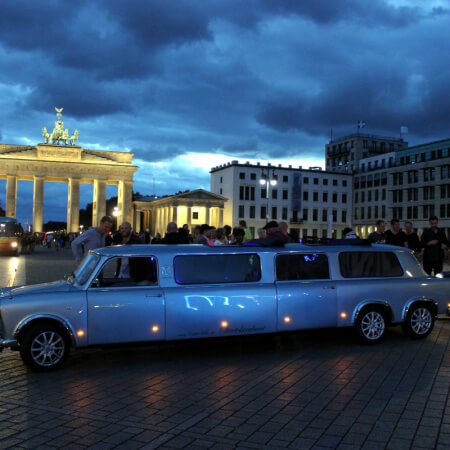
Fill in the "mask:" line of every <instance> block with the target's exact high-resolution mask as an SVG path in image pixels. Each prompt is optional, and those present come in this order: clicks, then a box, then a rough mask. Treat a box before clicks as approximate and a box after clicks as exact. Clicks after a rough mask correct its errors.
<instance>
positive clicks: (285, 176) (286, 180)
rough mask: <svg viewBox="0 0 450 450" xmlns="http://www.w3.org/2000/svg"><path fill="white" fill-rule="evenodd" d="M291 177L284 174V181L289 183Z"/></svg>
mask: <svg viewBox="0 0 450 450" xmlns="http://www.w3.org/2000/svg"><path fill="white" fill-rule="evenodd" d="M288 182H289V177H288V176H287V175H283V183H288Z"/></svg>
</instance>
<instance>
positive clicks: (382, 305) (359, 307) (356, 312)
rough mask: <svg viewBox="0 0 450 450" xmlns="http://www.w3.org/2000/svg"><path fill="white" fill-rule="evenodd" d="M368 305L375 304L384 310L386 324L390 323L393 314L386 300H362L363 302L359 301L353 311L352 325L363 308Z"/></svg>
mask: <svg viewBox="0 0 450 450" xmlns="http://www.w3.org/2000/svg"><path fill="white" fill-rule="evenodd" d="M369 306H376V307H377V308H379V309H381V310H382V311H383V312H384V317H385V319H386V322H387V325H389V324H391V323H392V319H393V317H394V315H393V312H392V308H391V305H390V304H389V303H388V302H387V301H383V300H364V301H363V302H361V303H359V304H358V305H357V306H356V308H355V309H354V311H353V317H352V325H355V324H356V321H357V320H358V316H359V315H360V314H361V312H362V311H363V310H364V309H366V308H367V307H369Z"/></svg>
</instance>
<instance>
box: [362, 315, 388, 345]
mask: <svg viewBox="0 0 450 450" xmlns="http://www.w3.org/2000/svg"><path fill="white" fill-rule="evenodd" d="M355 328H356V333H357V334H358V337H359V338H360V340H361V341H362V342H363V343H365V344H376V343H378V342H380V341H381V340H383V338H384V336H385V335H386V318H385V316H384V314H383V312H382V311H381V310H380V309H378V308H375V307H372V308H365V309H363V310H362V311H361V312H360V313H359V314H358V318H357V319H356V324H355Z"/></svg>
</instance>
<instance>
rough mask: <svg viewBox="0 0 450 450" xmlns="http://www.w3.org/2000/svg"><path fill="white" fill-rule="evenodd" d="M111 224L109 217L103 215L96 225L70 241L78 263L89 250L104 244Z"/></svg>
mask: <svg viewBox="0 0 450 450" xmlns="http://www.w3.org/2000/svg"><path fill="white" fill-rule="evenodd" d="M112 224H113V220H112V219H111V217H109V216H103V217H102V220H100V225H99V226H98V227H95V228H90V229H89V230H87V231H85V232H84V233H82V234H80V235H79V236H78V237H77V238H75V239H74V240H73V241H72V252H73V254H74V256H75V260H76V262H77V264H78V265H80V263H81V260H82V259H83V255H87V254H88V252H89V250H95V249H96V248H100V247H104V246H105V238H106V235H107V234H108V233H109V232H110V231H111V228H112Z"/></svg>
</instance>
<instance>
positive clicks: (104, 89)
mask: <svg viewBox="0 0 450 450" xmlns="http://www.w3.org/2000/svg"><path fill="white" fill-rule="evenodd" d="M448 30H450V3H449V1H448V0H446V1H433V0H428V1H422V0H416V1H414V0H409V1H407V0H395V1H394V0H392V1H389V0H385V1H383V0H370V1H364V0H363V1H362V0H328V1H326V0H302V1H296V0H164V1H163V0H161V1H156V0H153V1H151V0H146V1H139V0H133V1H129V0H122V1H119V0H96V1H95V2H94V1H88V0H78V1H76V2H72V1H71V2H61V1H58V0H40V1H29V0H14V1H13V0H10V1H7V0H5V1H2V2H1V4H0V143H3V144H29V145H34V144H36V143H38V142H42V139H41V128H42V127H43V126H46V127H47V128H52V127H53V122H54V120H55V111H54V107H55V106H58V107H64V111H63V120H64V122H65V125H66V126H67V127H68V128H69V130H70V131H73V130H74V129H75V128H79V129H80V141H79V144H80V145H81V146H83V147H84V148H91V149H105V150H118V151H130V152H134V153H135V161H136V164H137V165H139V166H140V169H139V171H138V172H137V174H136V176H135V191H139V192H141V193H143V194H152V193H153V191H154V190H155V192H156V194H157V195H164V194H172V193H174V192H176V191H178V190H185V189H194V188H205V189H209V180H210V176H209V173H208V171H209V169H210V168H211V167H212V166H215V165H218V164H222V163H225V162H227V161H230V160H231V159H239V160H242V161H246V160H251V161H255V160H270V161H272V163H275V164H277V163H280V162H286V163H292V164H295V165H299V164H303V165H304V166H308V165H323V153H324V146H325V144H326V142H327V141H328V139H329V136H330V129H331V128H333V135H334V136H339V135H344V134H348V133H352V132H354V131H355V129H356V128H355V125H356V122H357V121H358V120H359V119H363V120H365V121H366V123H367V126H366V128H365V129H364V130H363V131H365V132H368V133H379V134H383V135H394V136H398V133H399V128H400V126H402V125H403V126H408V127H409V132H410V134H409V135H408V136H407V139H408V141H409V142H410V144H419V143H423V142H427V141H431V140H436V139H443V138H447V137H449V129H448V123H449V117H450V114H449V113H450V101H449V98H450V88H449V80H450V62H449V57H448V55H449V50H450V49H449V42H450V39H449V31H448ZM115 193H116V189H113V188H110V189H108V195H114V194H115ZM91 196H92V187H91V186H89V185H83V186H82V191H81V205H82V206H84V205H85V204H86V203H87V202H88V201H90V200H91ZM4 201H5V181H4V180H0V203H1V205H2V206H4ZM66 202H67V186H66V185H65V184H59V183H46V185H45V212H44V221H47V220H50V219H56V220H65V212H66V210H65V208H66ZM18 216H19V218H20V219H22V220H26V218H27V217H28V218H30V219H31V216H32V183H31V182H19V199H18Z"/></svg>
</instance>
